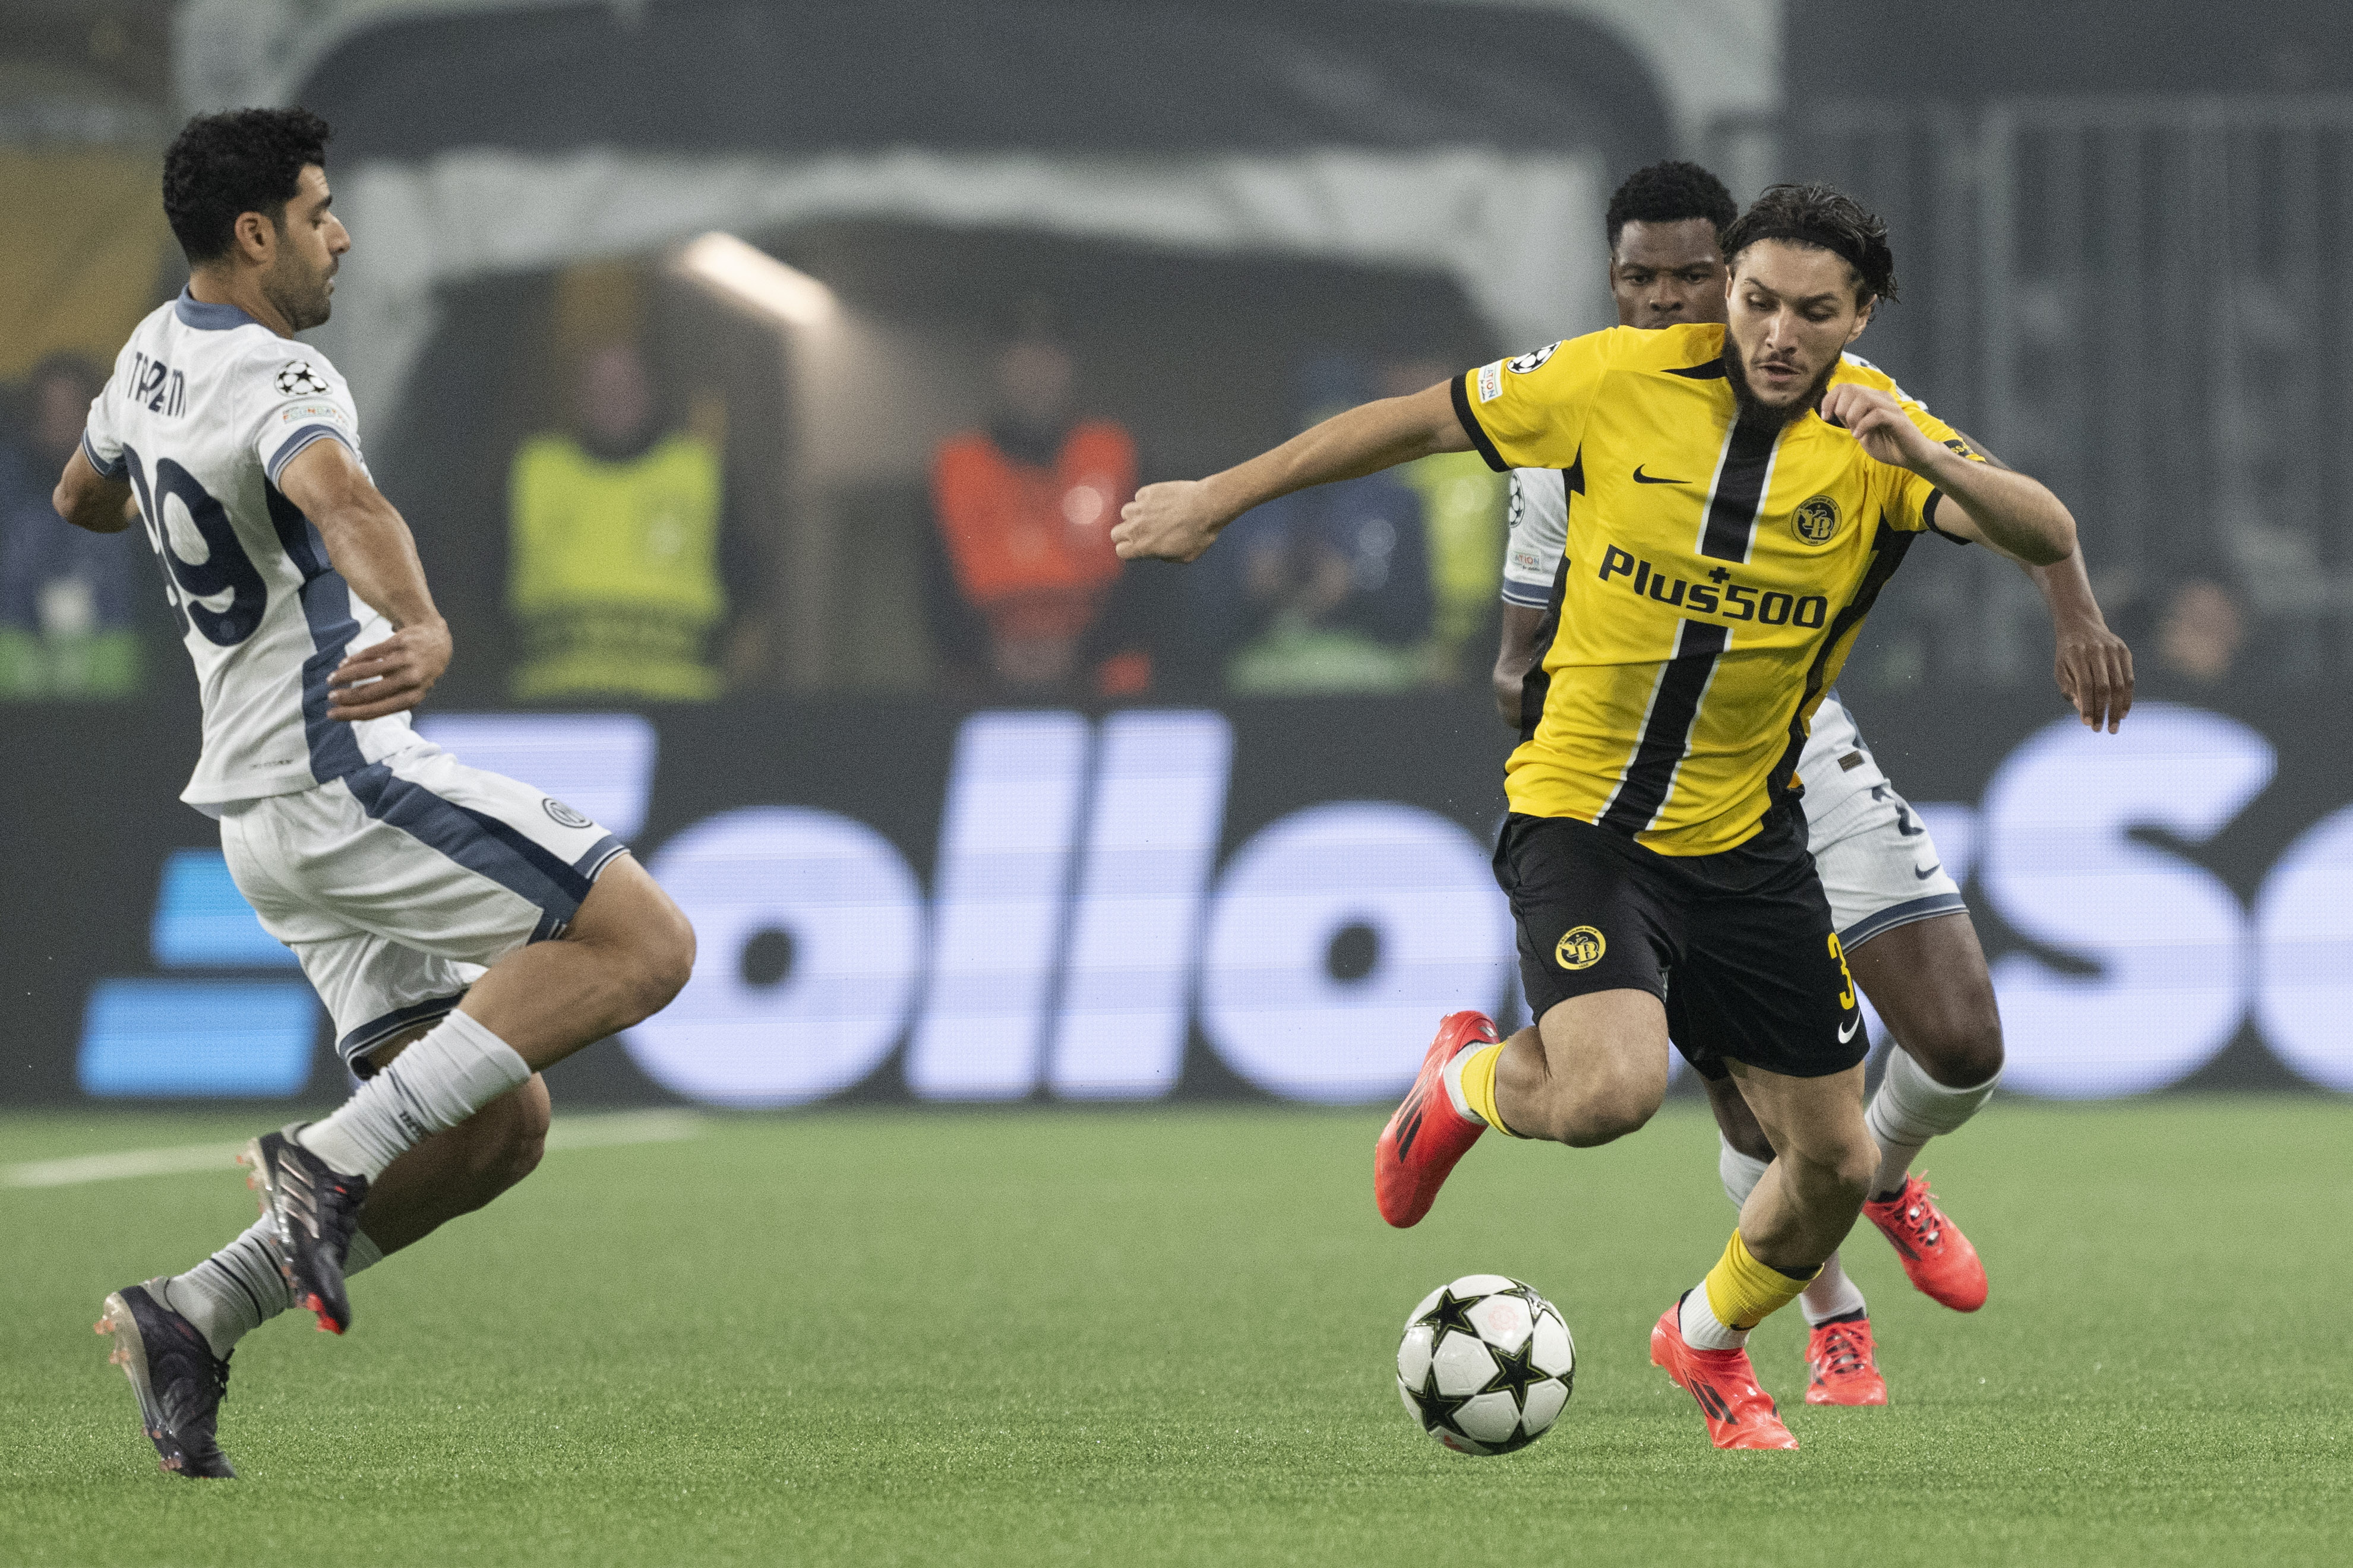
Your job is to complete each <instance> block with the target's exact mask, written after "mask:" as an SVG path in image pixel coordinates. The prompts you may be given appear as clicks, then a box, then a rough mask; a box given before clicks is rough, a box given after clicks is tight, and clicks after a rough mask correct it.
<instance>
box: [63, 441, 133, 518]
mask: <svg viewBox="0 0 2353 1568" xmlns="http://www.w3.org/2000/svg"><path fill="white" fill-rule="evenodd" d="M49 504H50V505H51V506H53V507H55V508H57V509H58V516H59V517H61V518H64V519H65V520H66V521H68V522H70V523H72V524H73V525H74V526H75V527H76V528H86V529H88V530H90V531H91V532H92V533H121V531H123V530H124V529H126V528H128V527H130V526H131V519H132V510H131V481H130V480H129V479H108V478H107V477H106V476H105V475H104V474H101V473H100V472H99V471H98V470H97V469H96V468H91V467H90V459H89V458H86V457H84V456H82V452H81V448H80V447H75V448H74V455H73V456H72V457H70V458H67V459H66V469H65V472H64V473H62V474H59V475H58V488H57V489H55V490H53V491H51V492H50V494H49Z"/></svg>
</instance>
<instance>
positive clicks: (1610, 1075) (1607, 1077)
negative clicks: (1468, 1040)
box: [1536, 988, 1668, 1124]
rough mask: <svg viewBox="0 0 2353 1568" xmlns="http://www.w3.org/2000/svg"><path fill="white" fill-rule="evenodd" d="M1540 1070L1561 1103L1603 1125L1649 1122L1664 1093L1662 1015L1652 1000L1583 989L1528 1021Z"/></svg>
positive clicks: (1646, 994)
mask: <svg viewBox="0 0 2353 1568" xmlns="http://www.w3.org/2000/svg"><path fill="white" fill-rule="evenodd" d="M1536 1032H1537V1037H1538V1039H1539V1040H1540V1041H1541V1042H1542V1043H1543V1045H1544V1053H1545V1066H1546V1070H1547V1072H1549V1073H1550V1075H1551V1077H1552V1079H1553V1080H1554V1081H1555V1083H1556V1085H1558V1086H1559V1088H1560V1089H1562V1090H1563V1091H1564V1093H1565V1095H1566V1097H1567V1098H1569V1099H1572V1100H1577V1101H1578V1102H1582V1103H1586V1104H1588V1105H1589V1107H1590V1108H1591V1109H1592V1110H1594V1111H1596V1112H1597V1113H1599V1114H1601V1115H1602V1116H1603V1117H1604V1118H1605V1119H1607V1120H1610V1121H1633V1122H1636V1123H1638V1124H1639V1123H1640V1122H1641V1121H1647V1120H1649V1118H1650V1116H1651V1113H1652V1112H1653V1111H1655V1110H1658V1108H1659V1102H1660V1101H1661V1100H1663V1099H1665V1098H1666V1092H1667V1049H1668V1046H1667V1010H1666V1006H1665V1005H1664V1004H1663V1003H1662V1002H1661V1001H1660V1000H1659V998H1658V996H1657V995H1656V994H1654V993H1652V992H1650V991H1646V990H1631V989H1625V988H1620V989H1616V990H1609V991H1588V992H1587V993H1585V994H1582V995H1577V996H1572V997H1570V998H1569V999H1568V1000H1567V1001H1565V1002H1561V1003H1558V1004H1556V1005H1554V1006H1551V1007H1548V1008H1546V1010H1545V1014H1544V1016H1543V1017H1541V1018H1539V1019H1538V1020H1537V1021H1536Z"/></svg>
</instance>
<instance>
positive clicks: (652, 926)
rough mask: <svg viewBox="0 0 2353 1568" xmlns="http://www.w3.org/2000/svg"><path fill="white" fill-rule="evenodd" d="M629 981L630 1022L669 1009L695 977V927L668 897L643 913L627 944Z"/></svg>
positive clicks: (627, 977)
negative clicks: (631, 1016)
mask: <svg viewBox="0 0 2353 1568" xmlns="http://www.w3.org/2000/svg"><path fill="white" fill-rule="evenodd" d="M626 952H627V955H628V957H627V963H626V966H625V967H626V980H627V984H628V994H629V995H628V1009H629V1011H630V1012H631V1013H633V1014H634V1015H635V1017H633V1018H632V1019H631V1022H633V1023H634V1022H639V1021H642V1020H644V1019H647V1018H650V1017H652V1016H654V1015H655V1014H656V1013H659V1012H660V1011H661V1010H662V1009H663V1008H665V1007H667V1006H669V1005H670V1002H671V1001H672V1000H673V999H674V998H675V997H676V996H677V995H678V994H679V993H680V992H681V991H683V990H685V989H686V983H687V981H688V980H690V979H691V978H692V977H693V974H694V927H693V926H692V925H691V923H689V921H687V918H686V913H685V911H684V910H681V909H680V908H679V907H678V906H677V905H676V904H674V903H672V902H670V900H669V899H667V898H660V899H658V900H656V901H655V902H654V903H653V904H652V905H651V906H650V907H649V908H648V909H647V910H644V911H643V914H642V917H641V918H640V919H639V920H638V921H636V922H635V923H634V926H633V928H632V930H631V931H630V932H629V937H628V942H627V944H626Z"/></svg>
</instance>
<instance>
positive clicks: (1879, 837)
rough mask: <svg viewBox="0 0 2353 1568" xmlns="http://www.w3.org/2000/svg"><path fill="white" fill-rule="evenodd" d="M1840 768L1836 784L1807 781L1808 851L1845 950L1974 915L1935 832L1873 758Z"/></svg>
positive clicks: (1844, 762) (1855, 756) (1843, 762)
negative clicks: (1885, 934)
mask: <svg viewBox="0 0 2353 1568" xmlns="http://www.w3.org/2000/svg"><path fill="white" fill-rule="evenodd" d="M1833 765H1834V767H1835V769H1836V771H1834V772H1831V771H1828V770H1825V772H1827V773H1828V776H1826V777H1822V778H1819V779H1817V778H1808V779H1807V780H1806V794H1805V806H1806V823H1807V847H1808V848H1809V849H1810V851H1811V852H1812V854H1813V857H1814V874H1815V875H1816V876H1818V877H1820V879H1821V882H1822V891H1823V892H1824V893H1826V894H1828V895H1829V896H1830V900H1831V924H1832V925H1833V926H1834V927H1835V928H1836V929H1837V931H1838V933H1839V945H1841V947H1843V948H1845V949H1846V950H1847V951H1848V952H1853V951H1854V950H1855V949H1856V948H1858V947H1861V946H1862V944H1863V943H1864V942H1869V941H1870V940H1871V939H1872V938H1873V937H1875V936H1877V935H1878V934H1879V933H1880V932H1882V931H1893V930H1894V928H1895V927H1897V926H1900V925H1910V924H1911V923H1912V922H1913V921H1925V920H1934V919H1936V917H1937V916H1939V915H1949V914H1955V913H1964V914H1965V913H1967V912H1968V904H1967V903H1966V902H1964V901H1963V900H1962V898H1961V889H1960V888H1959V886H1958V885H1957V883H1955V882H1954V880H1953V879H1952V877H1951V875H1950V874H1949V873H1948V872H1947V871H1946V869H1945V862H1944V857H1943V856H1942V855H1939V854H1938V853H1937V852H1936V839H1935V838H1934V837H1931V836H1930V834H1929V832H1928V825H1927V824H1926V823H1925V822H1923V821H1921V820H1920V818H1919V816H1918V814H1916V813H1915V812H1914V811H1913V809H1912V807H1911V805H1909V804H1908V803H1906V802H1905V799H1904V797H1903V796H1902V795H1898V794H1896V793H1895V786H1894V784H1890V783H1888V782H1887V775H1886V774H1885V773H1881V772H1880V771H1879V764H1878V763H1875V762H1873V760H1872V756H1871V753H1870V752H1867V751H1863V750H1862V749H1860V748H1857V749H1856V750H1853V751H1851V752H1846V753H1845V754H1844V755H1843V756H1841V757H1839V758H1837V759H1835V762H1834V764H1833Z"/></svg>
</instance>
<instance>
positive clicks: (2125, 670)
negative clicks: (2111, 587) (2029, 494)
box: [2026, 550, 2133, 735]
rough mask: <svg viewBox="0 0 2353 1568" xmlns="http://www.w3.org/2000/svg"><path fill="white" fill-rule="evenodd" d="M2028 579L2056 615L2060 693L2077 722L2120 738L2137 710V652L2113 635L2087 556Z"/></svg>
mask: <svg viewBox="0 0 2353 1568" xmlns="http://www.w3.org/2000/svg"><path fill="white" fill-rule="evenodd" d="M2026 574H2027V575H2028V576H2030V577H2031V578H2033V579H2034V585H2035V586H2036V587H2037V588H2039V589H2041V590H2042V602H2043V604H2045V605H2048V606H2049V607H2050V610H2051V629H2052V632H2054V633H2055V634H2056V635H2057V637H2058V641H2059V651H2058V655H2057V657H2056V658H2055V659H2054V661H2053V664H2052V674H2053V675H2054V676H2055V677H2056V678H2057V679H2058V681H2059V689H2060V690H2061V691H2062V692H2063V693H2064V694H2065V695H2066V698H2067V700H2068V701H2070V702H2073V704H2074V705H2075V714H2076V717H2078V718H2080V719H2081V720H2083V721H2084V727H2085V728H2086V729H2091V730H2099V729H2102V728H2105V729H2106V731H2108V733H2109V734H2111V735H2113V734H2115V733H2116V726H2118V725H2119V724H2122V723H2123V722H2124V721H2125V715H2126V714H2127V713H2129V712H2131V711H2132V702H2133V659H2132V649H2131V648H2129V647H2126V646H2125V639H2124V638H2122V637H2118V636H2116V633H2114V632H2112V631H2110V630H2108V622H2107V617H2106V616H2103V615H2101V614H2100V602H2099V600H2097V599H2095V598H2094V597H2093V596H2092V580H2091V578H2090V576H2089V575H2087V574H2085V572H2084V552H2082V551H2081V550H2076V551H2073V552H2071V553H2070V554H2069V555H2068V557H2067V559H2065V560H2064V561H2054V562H2052V563H2051V564H2050V565H2048V566H2029V567H2028V568H2027V569H2026Z"/></svg>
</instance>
